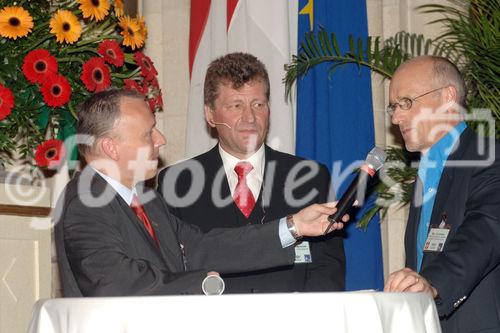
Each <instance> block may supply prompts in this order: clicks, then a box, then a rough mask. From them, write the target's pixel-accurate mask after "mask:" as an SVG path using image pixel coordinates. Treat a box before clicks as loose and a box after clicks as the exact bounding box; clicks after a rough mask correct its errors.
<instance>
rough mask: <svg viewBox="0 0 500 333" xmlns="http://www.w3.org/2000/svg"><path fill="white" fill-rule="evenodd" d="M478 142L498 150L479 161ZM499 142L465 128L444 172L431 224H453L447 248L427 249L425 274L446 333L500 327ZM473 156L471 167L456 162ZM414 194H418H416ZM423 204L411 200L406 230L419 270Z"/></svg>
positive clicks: (409, 261) (409, 259)
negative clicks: (492, 142) (488, 160)
mask: <svg viewBox="0 0 500 333" xmlns="http://www.w3.org/2000/svg"><path fill="white" fill-rule="evenodd" d="M480 147H484V148H486V151H488V152H489V153H493V154H495V155H494V156H495V160H494V162H493V164H492V165H491V166H487V167H485V166H481V165H479V163H478V161H481V160H484V159H485V157H484V156H482V155H481V154H480ZM499 148H500V145H499V143H498V142H497V143H496V145H495V146H490V145H489V144H488V143H487V142H485V141H482V139H479V138H478V137H477V136H476V134H475V133H473V131H472V130H471V129H469V128H467V129H466V130H465V131H464V132H463V133H462V135H461V137H460V142H459V145H458V148H457V149H456V150H455V151H454V152H453V153H452V154H450V156H449V157H448V160H447V162H446V165H445V169H444V170H443V173H442V175H441V180H440V183H439V187H438V190H437V194H436V199H435V202H434V207H433V210H432V215H431V222H430V224H431V225H432V224H439V223H440V222H441V221H442V219H443V217H444V218H445V219H446V223H447V224H449V225H450V226H451V229H450V233H449V236H448V238H447V241H446V243H445V245H444V247H443V252H438V253H434V252H424V257H423V261H422V268H421V274H422V276H424V277H425V278H426V279H428V280H429V281H430V282H431V283H432V284H433V285H434V286H435V287H436V289H437V290H438V292H439V297H438V298H437V299H436V305H437V308H438V312H439V315H440V317H441V326H442V328H443V332H445V333H446V332H458V333H460V332H479V331H480V332H482V333H487V332H491V333H492V332H500V266H499V264H500V160H499V159H498V156H499V154H500V149H499ZM465 160H471V161H475V162H472V165H469V166H467V167H452V166H451V165H450V164H451V163H452V162H456V161H462V162H463V161H465ZM414 197H416V196H415V194H414ZM419 220H420V206H419V207H417V206H416V205H415V203H414V202H412V204H411V207H410V216H409V220H408V225H407V228H406V235H405V251H406V266H407V267H410V268H412V269H414V270H415V269H416V264H417V259H416V237H417V229H418V223H419Z"/></svg>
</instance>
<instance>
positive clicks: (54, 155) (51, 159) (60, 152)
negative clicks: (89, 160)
mask: <svg viewBox="0 0 500 333" xmlns="http://www.w3.org/2000/svg"><path fill="white" fill-rule="evenodd" d="M65 155H66V150H65V149H64V144H63V142H62V141H61V140H56V139H51V140H47V141H44V142H42V143H41V144H39V145H38V147H36V152H35V162H36V165H38V166H39V167H42V168H45V167H48V168H49V169H56V168H57V167H58V166H59V165H60V164H61V162H62V161H63V159H64V156H65Z"/></svg>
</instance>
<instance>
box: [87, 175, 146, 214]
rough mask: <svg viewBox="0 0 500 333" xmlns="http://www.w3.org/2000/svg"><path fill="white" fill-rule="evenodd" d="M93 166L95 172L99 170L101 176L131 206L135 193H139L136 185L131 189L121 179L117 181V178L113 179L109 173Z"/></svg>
mask: <svg viewBox="0 0 500 333" xmlns="http://www.w3.org/2000/svg"><path fill="white" fill-rule="evenodd" d="M91 168H92V169H93V170H94V171H95V172H97V173H98V174H99V176H101V177H102V178H104V180H105V181H106V182H107V183H108V184H109V185H111V187H112V188H113V189H114V190H115V191H116V193H118V194H119V195H120V197H122V199H123V200H124V201H125V202H126V203H127V205H129V206H130V204H131V203H132V197H133V196H134V195H137V190H136V188H135V186H134V188H133V189H130V188H128V187H127V186H125V185H123V184H122V183H120V182H119V181H117V180H116V179H113V178H111V177H109V176H108V175H105V174H103V173H102V172H100V171H98V170H96V169H94V168H93V167H91Z"/></svg>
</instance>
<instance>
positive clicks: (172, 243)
mask: <svg viewBox="0 0 500 333" xmlns="http://www.w3.org/2000/svg"><path fill="white" fill-rule="evenodd" d="M138 192H139V193H143V195H140V196H139V200H142V201H141V202H145V203H144V204H143V206H144V210H145V211H146V214H147V215H148V218H149V220H150V221H151V224H152V226H153V229H154V231H155V233H156V235H157V237H158V240H159V243H160V246H159V248H157V247H156V244H155V243H154V241H153V239H152V238H151V236H150V235H149V233H148V232H147V230H146V228H145V227H144V226H143V224H142V223H141V222H140V221H139V219H138V218H137V216H135V214H134V213H133V212H132V214H134V216H135V218H136V222H137V223H139V224H140V227H141V230H142V232H143V235H144V237H146V238H147V240H148V242H149V243H150V245H151V246H152V247H153V248H154V249H155V251H156V252H159V254H160V255H161V257H162V259H163V260H164V261H165V263H166V264H167V266H168V267H175V269H176V270H178V271H183V270H184V268H183V267H182V265H180V264H181V261H179V260H178V258H180V256H181V252H180V248H179V241H178V240H177V237H176V234H175V232H174V230H173V229H172V225H171V224H170V221H169V220H168V216H167V214H166V211H164V208H165V207H164V206H163V205H161V204H157V200H160V199H159V198H157V194H156V193H155V192H154V191H152V190H151V189H146V188H144V187H142V186H141V188H138ZM145 198H149V199H145ZM144 199H145V200H144ZM130 211H132V210H131V209H130Z"/></svg>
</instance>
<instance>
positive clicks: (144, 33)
mask: <svg viewBox="0 0 500 333" xmlns="http://www.w3.org/2000/svg"><path fill="white" fill-rule="evenodd" d="M137 23H139V28H140V30H139V33H140V34H141V35H142V38H143V39H144V40H145V39H146V38H147V37H148V28H147V27H146V22H145V21H144V16H140V17H138V18H137Z"/></svg>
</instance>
